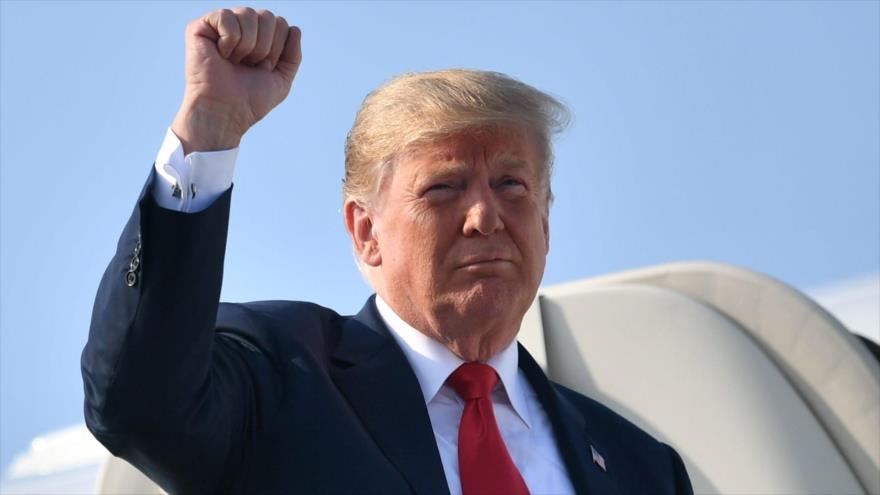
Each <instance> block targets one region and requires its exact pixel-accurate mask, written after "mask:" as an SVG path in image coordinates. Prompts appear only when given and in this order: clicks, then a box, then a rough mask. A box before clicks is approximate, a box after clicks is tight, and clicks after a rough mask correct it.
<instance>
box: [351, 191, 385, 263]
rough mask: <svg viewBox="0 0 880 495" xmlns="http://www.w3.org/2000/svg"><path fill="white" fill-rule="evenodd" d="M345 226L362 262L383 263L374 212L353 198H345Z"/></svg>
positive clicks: (356, 253) (355, 251)
mask: <svg viewBox="0 0 880 495" xmlns="http://www.w3.org/2000/svg"><path fill="white" fill-rule="evenodd" d="M342 208H343V215H344V216H345V228H346V230H348V235H349V236H351V244H352V247H353V248H354V253H355V255H356V256H357V257H358V259H359V260H361V262H362V263H364V264H366V265H368V266H379V265H381V264H382V255H381V253H380V252H379V238H378V237H376V233H375V229H374V224H373V212H372V211H370V210H369V209H368V208H367V207H365V206H364V205H361V204H359V203H358V202H357V201H355V200H353V199H347V200H345V205H343V207H342Z"/></svg>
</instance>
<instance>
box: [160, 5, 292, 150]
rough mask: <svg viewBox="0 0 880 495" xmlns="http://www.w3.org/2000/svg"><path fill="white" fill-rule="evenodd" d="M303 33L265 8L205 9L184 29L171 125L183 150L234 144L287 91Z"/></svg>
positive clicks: (205, 148)
mask: <svg viewBox="0 0 880 495" xmlns="http://www.w3.org/2000/svg"><path fill="white" fill-rule="evenodd" d="M300 39H301V34H300V30H299V28H297V27H288V25H287V21H285V20H284V18H283V17H280V16H276V15H274V14H273V13H272V12H269V11H267V10H256V11H255V10H254V9H251V8H249V7H239V8H235V9H232V10H228V9H222V10H217V11H214V12H211V13H209V14H206V15H205V16H203V17H201V18H199V19H196V20H194V21H192V22H190V23H189V25H188V26H187V28H186V90H185V92H184V97H183V103H182V104H181V106H180V110H179V111H178V113H177V116H176V117H175V118H174V123H173V124H172V125H171V128H172V130H173V131H174V133H175V134H177V136H178V137H179V138H180V140H181V142H182V143H183V148H184V152H185V153H191V152H193V151H213V150H221V149H228V148H234V147H236V146H238V144H239V141H240V140H241V137H242V136H243V135H244V133H245V132H247V130H248V129H249V128H250V127H251V126H252V125H254V124H255V123H256V122H257V121H259V120H260V119H262V118H263V117H265V116H266V114H268V113H269V111H270V110H272V109H273V108H274V107H275V106H276V105H278V104H279V103H281V101H283V100H284V98H285V97H286V96H287V94H288V93H289V92H290V86H291V84H292V83H293V78H294V76H296V71H297V69H299V64H300V61H301V60H302V49H301V45H300Z"/></svg>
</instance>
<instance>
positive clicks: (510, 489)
mask: <svg viewBox="0 0 880 495" xmlns="http://www.w3.org/2000/svg"><path fill="white" fill-rule="evenodd" d="M446 381H447V383H449V385H450V386H451V387H452V388H453V389H455V391H456V393H458V395H459V396H460V397H461V398H462V399H464V400H465V405H464V412H463V413H462V414H461V424H460V425H459V427H458V471H459V473H460V476H461V490H462V493H463V494H464V495H488V494H492V495H495V494H497V495H502V494H503V495H528V493H529V488H528V487H527V486H526V483H525V482H524V481H523V479H522V476H521V475H520V474H519V470H517V469H516V466H515V465H514V464H513V460H511V459H510V454H508V452H507V447H506V446H505V445H504V440H503V439H502V438H501V432H500V431H498V423H496V422H495V412H494V411H493V409H492V389H494V388H495V385H496V384H497V383H498V374H497V373H495V370H494V369H492V367H490V366H488V365H485V364H482V363H465V364H463V365H461V366H459V367H458V369H457V370H455V371H453V372H452V374H451V375H449V379H447V380H446Z"/></svg>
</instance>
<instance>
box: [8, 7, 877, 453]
mask: <svg viewBox="0 0 880 495" xmlns="http://www.w3.org/2000/svg"><path fill="white" fill-rule="evenodd" d="M252 5H253V6H255V7H264V8H270V9H272V10H274V11H275V12H276V13H278V14H280V15H284V16H285V17H286V18H287V19H288V20H289V21H290V22H291V23H294V24H297V25H299V26H301V28H302V30H303V47H304V48H303V50H304V62H303V66H302V68H301V69H300V72H299V75H298V77H297V79H296V82H295V83H294V88H293V91H292V93H291V96H290V97H289V98H288V100H287V101H286V102H285V103H284V104H282V106H281V107H279V108H278V109H276V111H275V112H274V113H272V114H271V115H270V116H268V117H267V118H266V119H265V120H264V121H263V122H261V123H260V124H259V125H258V126H257V127H255V128H254V129H253V130H252V132H251V133H250V134H248V135H247V136H246V138H245V139H244V140H243V142H242V148H241V151H240V153H239V160H238V167H237V170H236V179H235V183H236V189H235V194H234V197H233V212H232V218H231V225H230V233H229V245H228V250H227V258H226V272H225V285H224V289H223V298H224V299H225V300H232V301H242V300H254V299H304V300H311V301H315V302H318V303H321V304H324V305H327V306H331V307H333V308H335V309H337V310H339V311H341V312H354V311H356V310H357V309H358V308H359V307H360V305H361V304H362V303H363V300H364V299H365V298H366V296H367V295H368V294H369V293H370V290H369V288H368V287H367V286H366V285H365V284H364V283H363V282H362V280H361V278H360V276H359V275H358V272H357V270H356V268H355V266H354V263H353V261H352V256H351V253H350V249H349V244H348V241H347V238H346V235H345V231H344V229H343V226H342V221H341V216H340V213H339V205H340V191H339V186H340V178H341V175H342V160H343V148H342V145H343V141H344V138H345V134H346V132H347V131H348V128H349V127H350V125H351V122H352V120H353V117H354V113H355V111H356V109H357V107H358V105H359V103H360V101H361V100H362V99H363V97H364V96H365V95H366V93H367V92H368V91H369V90H370V89H372V88H374V87H375V86H377V85H378V84H380V83H381V82H383V81H384V80H386V79H388V78H389V77H390V76H392V75H394V74H397V73H400V72H404V71H417V70H427V69H437V68H445V67H475V68H483V69H492V70H497V71H501V72H505V73H508V74H510V75H513V76H515V77H517V78H520V79H522V80H523V81H525V82H528V83H530V84H532V85H534V86H537V87H538V88H541V89H543V90H545V91H548V92H550V93H552V94H554V95H556V96H558V97H559V98H561V99H562V100H563V101H565V102H566V103H567V104H568V105H569V106H570V107H571V109H572V111H573V113H574V116H575V119H574V122H573V125H572V126H571V128H570V129H569V130H568V132H567V133H566V134H565V135H563V136H562V137H561V138H560V140H559V141H558V145H557V148H556V155H557V161H556V163H557V167H556V175H555V178H554V190H555V193H556V197H557V200H556V203H555V204H554V206H553V209H552V212H551V252H550V256H549V259H548V265H547V271H546V274H545V278H544V282H545V283H546V284H553V283H558V282H563V281H569V280H575V279H579V278H583V277H588V276H592V275H597V274H602V273H608V272H613V271H618V270H624V269H629V268H635V267H641V266H647V265H652V264H656V263H661V262H666V261H673V260H688V259H705V260H717V261H724V262H728V263H733V264H737V265H741V266H745V267H748V268H752V269H755V270H759V271H762V272H765V273H768V274H770V275H772V276H774V277H777V278H779V279H781V280H783V281H785V282H788V283H790V284H792V285H794V286H796V287H799V288H802V289H808V288H812V287H816V286H819V285H823V284H829V283H833V282H836V281H839V280H843V279H847V278H851V277H858V276H864V275H866V274H867V275H873V274H876V273H878V271H880V260H878V252H880V211H878V210H880V141H878V135H880V96H878V87H880V62H878V60H880V48H878V47H880V28H878V25H880V3H878V2H873V1H854V2H845V1H837V2H830V1H829V2H820V1H810V2H796V1H790V2H781V1H780V2H742V3H735V2H622V3H610V2H560V3H551V2H541V3H531V2H515V3H504V2H486V3H460V2H453V3H439V2H438V3H419V4H415V5H413V4H410V3H404V2H387V3H367V2H356V3H347V2H333V3H287V2H257V3H253V4H252ZM232 6H234V4H225V3H214V2H191V3H186V2H180V3H177V2H175V3H172V2H154V3H135V2H118V3H111V2H92V3H89V2H57V3H52V2H7V1H4V2H2V4H0V16H2V21H0V22H2V29H0V55H2V58H0V62H2V67H0V98H2V101H0V109H2V110H0V111H2V115H0V134H2V142H0V217H2V222H0V229H2V230H0V393H2V398H0V399H2V400H0V465H2V466H6V464H7V463H8V462H9V461H10V460H11V456H12V455H13V454H14V453H16V452H18V451H20V450H23V449H24V448H25V447H26V444H27V441H28V440H29V439H30V438H32V437H33V436H34V435H36V434H38V433H41V432H44V431H46V430H50V429H53V428H57V427H62V426H66V425H69V424H74V423H78V422H81V421H82V384H81V380H80V375H79V353H80V351H81V349H82V346H83V344H84V343H85V339H86V336H87V332H88V324H89V317H90V312H91V304H92V300H93V297H94V294H95V290H96V288H97V284H98V281H99V278H100V276H101V273H102V272H103V269H104V266H105V264H106V262H107V261H108V260H109V258H110V256H111V255H112V253H113V250H114V247H115V242H116V236H117V235H118V233H119V232H120V230H121V228H122V225H123V223H124V222H125V220H126V219H127V217H128V215H129V213H130V211H131V207H132V206H133V203H134V201H135V199H136V197H137V194H138V192H139V191H140V188H141V186H142V184H143V181H144V179H145V178H146V176H147V174H148V172H149V168H150V166H151V163H152V160H153V158H154V156H155V153H156V151H157V149H158V147H159V145H160V143H161V140H162V137H163V135H164V133H165V129H166V127H167V126H168V125H169V124H170V122H171V119H172V117H173V116H174V113H175V112H176V109H177V105H178V104H179V102H180V96H181V91H182V88H183V75H182V67H183V29H184V26H185V25H186V23H187V22H188V20H190V19H192V18H194V17H197V16H199V15H200V14H202V13H204V12H206V11H208V10H212V9H214V8H219V7H232ZM156 359H162V356H156Z"/></svg>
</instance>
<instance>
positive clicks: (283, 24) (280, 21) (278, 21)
mask: <svg viewBox="0 0 880 495" xmlns="http://www.w3.org/2000/svg"><path fill="white" fill-rule="evenodd" d="M275 26H277V27H279V28H284V29H287V19H285V18H283V17H281V16H280V15H279V16H278V17H276V18H275Z"/></svg>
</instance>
